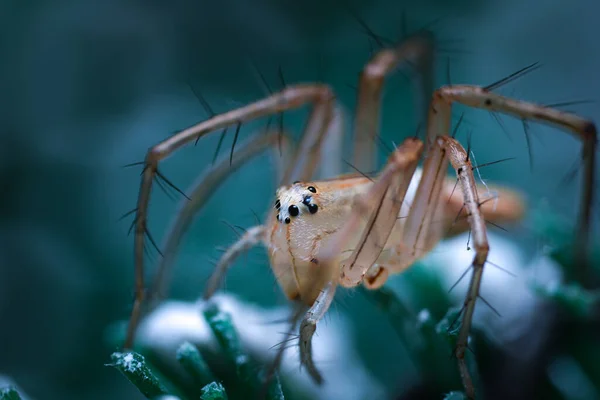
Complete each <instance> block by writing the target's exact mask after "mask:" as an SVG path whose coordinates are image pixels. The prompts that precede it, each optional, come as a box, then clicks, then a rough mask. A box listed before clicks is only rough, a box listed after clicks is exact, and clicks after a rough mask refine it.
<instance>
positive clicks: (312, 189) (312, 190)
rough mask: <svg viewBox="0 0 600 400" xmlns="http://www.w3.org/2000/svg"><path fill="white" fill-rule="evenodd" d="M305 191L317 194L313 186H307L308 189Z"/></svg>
mask: <svg viewBox="0 0 600 400" xmlns="http://www.w3.org/2000/svg"><path fill="white" fill-rule="evenodd" d="M307 189H308V190H309V191H310V192H313V193H317V189H315V187H314V186H309V187H307Z"/></svg>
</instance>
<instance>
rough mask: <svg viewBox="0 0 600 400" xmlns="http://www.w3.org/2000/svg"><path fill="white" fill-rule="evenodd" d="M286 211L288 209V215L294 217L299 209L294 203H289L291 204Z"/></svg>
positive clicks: (298, 212)
mask: <svg viewBox="0 0 600 400" xmlns="http://www.w3.org/2000/svg"><path fill="white" fill-rule="evenodd" d="M288 211H289V213H290V215H291V216H292V217H295V216H297V215H298V214H300V210H299V209H298V207H296V206H295V205H291V206H290V207H289V208H288Z"/></svg>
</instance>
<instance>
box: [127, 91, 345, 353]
mask: <svg viewBox="0 0 600 400" xmlns="http://www.w3.org/2000/svg"><path fill="white" fill-rule="evenodd" d="M307 103H312V104H313V105H314V107H313V110H312V113H311V114H310V117H309V122H308V124H307V128H306V130H305V134H304V135H303V139H302V143H301V144H300V147H301V148H304V149H306V148H308V149H320V146H321V142H322V141H323V138H324V137H325V136H326V132H328V131H329V128H330V124H331V121H332V118H333V116H334V103H335V102H334V95H333V93H332V92H331V90H330V89H329V87H327V86H324V85H295V86H288V87H286V88H285V89H283V90H282V91H281V92H278V93H274V94H272V95H271V96H269V97H267V98H265V99H263V100H259V101H257V102H254V103H251V104H249V105H247V106H244V107H241V108H238V109H236V110H232V111H229V112H227V113H224V114H219V115H215V116H214V117H212V118H210V119H208V120H206V121H203V122H200V123H198V124H196V125H194V126H191V127H189V128H187V129H184V130H183V131H181V132H178V133H177V134H175V135H173V136H171V137H169V138H167V139H165V140H164V141H162V142H161V143H159V144H157V145H156V146H154V147H152V148H151V149H150V150H149V151H148V153H147V154H146V159H145V161H144V171H143V173H142V179H141V185H140V191H139V195H138V201H137V207H136V210H135V236H134V256H135V300H134V304H133V307H132V311H131V316H130V319H129V326H128V329H127V336H126V338H125V343H124V347H125V348H131V347H132V345H133V340H134V337H135V332H136V329H137V325H138V322H139V319H140V316H141V314H142V306H143V303H144V301H145V298H146V296H145V284H144V246H145V239H146V236H147V235H148V229H147V224H148V205H149V203H150V194H151V189H152V184H153V182H154V180H155V179H156V177H157V176H158V177H162V175H161V174H160V173H159V171H158V166H159V163H160V162H161V161H163V160H164V159H166V158H167V157H169V156H170V155H171V154H172V153H173V152H175V151H176V150H177V149H179V148H181V147H183V146H185V145H186V144H190V143H192V142H193V141H194V140H196V139H198V138H201V137H203V136H206V135H208V134H209V133H211V132H214V131H217V130H219V129H223V128H227V127H229V126H232V125H235V126H237V127H238V129H239V127H241V124H242V123H244V122H247V121H250V120H253V119H257V118H260V117H264V116H269V115H272V114H277V113H281V112H283V111H287V110H291V109H295V108H299V107H301V106H303V105H305V104H307ZM300 156H302V157H300ZM319 157H320V151H313V152H308V153H307V152H302V153H297V157H296V158H295V162H294V164H292V166H291V167H290V168H288V169H287V170H286V173H285V174H284V176H285V177H286V179H302V178H304V179H308V178H309V177H310V176H312V175H313V173H314V171H315V170H316V165H317V162H316V161H317V160H318V159H319ZM163 179H164V178H163ZM150 240H152V239H150Z"/></svg>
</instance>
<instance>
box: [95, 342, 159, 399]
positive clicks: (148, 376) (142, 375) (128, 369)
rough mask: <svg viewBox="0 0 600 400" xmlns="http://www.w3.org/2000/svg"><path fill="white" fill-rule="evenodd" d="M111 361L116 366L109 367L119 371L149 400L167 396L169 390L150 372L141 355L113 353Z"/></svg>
mask: <svg viewBox="0 0 600 400" xmlns="http://www.w3.org/2000/svg"><path fill="white" fill-rule="evenodd" d="M111 359H112V360H113V361H114V364H107V365H108V366H111V367H114V368H116V369H118V370H119V371H120V372H121V373H122V374H123V375H125V377H126V378H127V379H129V381H130V382H131V383H133V384H134V385H135V387H137V388H138V389H139V391H140V392H142V394H143V395H144V396H146V397H147V398H149V399H151V398H153V397H157V396H160V395H164V394H167V389H166V388H165V387H164V386H163V385H162V384H161V383H160V382H159V380H158V378H156V377H155V376H154V374H153V373H152V371H150V368H148V366H147V365H146V360H145V359H144V357H143V356H142V355H141V354H138V353H135V352H127V353H113V354H112V355H111Z"/></svg>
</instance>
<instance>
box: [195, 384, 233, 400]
mask: <svg viewBox="0 0 600 400" xmlns="http://www.w3.org/2000/svg"><path fill="white" fill-rule="evenodd" d="M200 399H202V400H227V393H226V392H225V388H224V387H223V385H221V384H220V383H217V382H212V383H209V384H208V385H206V386H204V387H203V388H202V395H201V396H200Z"/></svg>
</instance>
